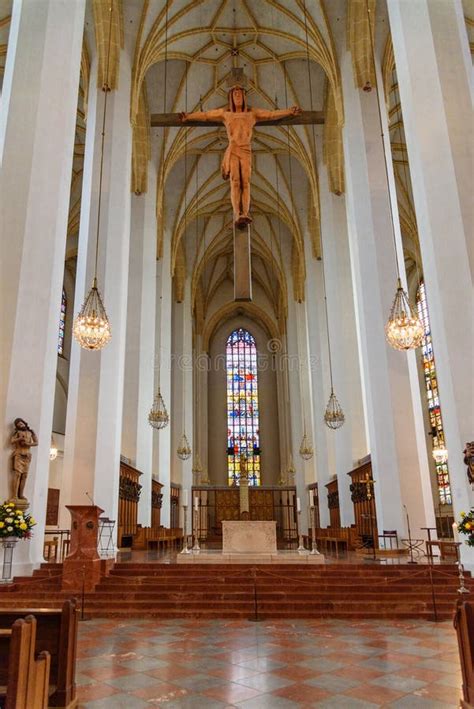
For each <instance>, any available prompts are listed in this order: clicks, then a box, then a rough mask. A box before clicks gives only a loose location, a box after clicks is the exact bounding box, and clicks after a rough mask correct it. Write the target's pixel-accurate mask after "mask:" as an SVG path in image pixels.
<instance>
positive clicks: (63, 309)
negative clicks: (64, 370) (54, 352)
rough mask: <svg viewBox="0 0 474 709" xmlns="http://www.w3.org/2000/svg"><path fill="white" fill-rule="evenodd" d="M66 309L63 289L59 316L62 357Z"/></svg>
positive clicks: (59, 352) (59, 348)
mask: <svg viewBox="0 0 474 709" xmlns="http://www.w3.org/2000/svg"><path fill="white" fill-rule="evenodd" d="M66 308H67V298H66V291H65V290H64V288H63V294H62V298H61V312H60V314H59V332H58V355H62V354H63V352H64V328H65V325H66Z"/></svg>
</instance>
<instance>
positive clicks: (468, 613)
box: [454, 599, 474, 709]
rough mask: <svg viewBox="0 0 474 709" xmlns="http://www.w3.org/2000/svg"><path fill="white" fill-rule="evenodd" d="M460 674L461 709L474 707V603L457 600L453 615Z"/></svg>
mask: <svg viewBox="0 0 474 709" xmlns="http://www.w3.org/2000/svg"><path fill="white" fill-rule="evenodd" d="M454 627H455V629H456V634H457V637H458V647H459V659H460V662H461V672H462V692H463V698H462V699H461V707H463V709H472V707H474V603H471V602H469V601H463V600H462V599H458V602H457V605H456V611H455V614H454Z"/></svg>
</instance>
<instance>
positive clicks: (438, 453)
mask: <svg viewBox="0 0 474 709" xmlns="http://www.w3.org/2000/svg"><path fill="white" fill-rule="evenodd" d="M431 454H432V456H433V458H434V461H435V463H436V464H437V465H442V464H443V463H446V462H447V460H448V449H447V448H446V446H445V445H444V442H443V441H442V440H440V441H439V442H438V443H436V444H435V445H434V446H433V450H432V451H431Z"/></svg>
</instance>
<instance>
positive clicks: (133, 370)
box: [122, 170, 156, 527]
mask: <svg viewBox="0 0 474 709" xmlns="http://www.w3.org/2000/svg"><path fill="white" fill-rule="evenodd" d="M155 178H156V173H155V171H154V170H150V171H149V178H148V192H147V193H146V194H142V195H139V196H136V195H132V198H131V199H132V224H131V230H130V232H131V233H130V264H129V272H128V306H127V339H126V356H125V381H124V405H123V427H122V454H123V455H124V456H126V457H127V458H130V459H131V460H132V461H133V465H135V467H136V468H137V469H138V470H139V471H140V472H141V473H142V477H141V478H140V483H141V485H142V489H141V494H140V501H139V503H138V523H139V524H141V525H143V526H144V527H149V526H150V524H151V480H152V463H153V460H152V453H153V429H152V427H151V426H150V424H149V423H148V412H149V410H150V406H151V403H150V402H151V398H152V396H153V388H154V384H155V383H154V375H155V372H154V353H155V305H156V300H155V299H156V294H155V288H156V212H155V209H156V180H155Z"/></svg>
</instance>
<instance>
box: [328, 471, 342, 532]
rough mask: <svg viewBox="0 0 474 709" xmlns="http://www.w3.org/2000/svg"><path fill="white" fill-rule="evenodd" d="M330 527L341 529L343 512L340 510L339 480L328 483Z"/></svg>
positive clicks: (335, 479)
mask: <svg viewBox="0 0 474 709" xmlns="http://www.w3.org/2000/svg"><path fill="white" fill-rule="evenodd" d="M326 489H327V491H328V509H329V526H330V527H331V528H332V527H335V528H339V527H340V526H341V511H340V509H339V487H338V482H337V478H334V480H331V482H329V483H327V485H326Z"/></svg>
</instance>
